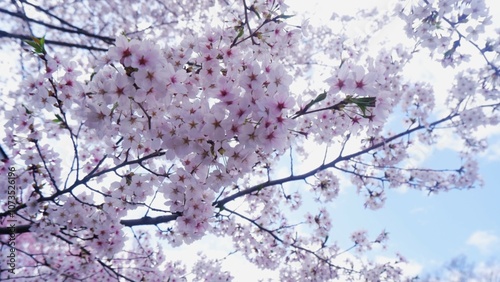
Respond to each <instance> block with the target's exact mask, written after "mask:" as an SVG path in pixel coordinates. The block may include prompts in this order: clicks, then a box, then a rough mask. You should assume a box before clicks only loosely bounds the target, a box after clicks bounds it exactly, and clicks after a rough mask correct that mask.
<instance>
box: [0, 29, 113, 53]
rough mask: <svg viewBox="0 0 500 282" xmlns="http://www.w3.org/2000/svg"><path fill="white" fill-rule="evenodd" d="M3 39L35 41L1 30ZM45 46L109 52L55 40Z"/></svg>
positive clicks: (48, 41) (47, 42)
mask: <svg viewBox="0 0 500 282" xmlns="http://www.w3.org/2000/svg"><path fill="white" fill-rule="evenodd" d="M3 37H5V38H15V39H21V40H32V39H33V38H31V36H27V35H22V34H16V33H10V32H7V31H4V30H0V38H3ZM45 44H49V45H50V44H52V45H57V46H64V47H73V48H79V49H85V50H89V51H102V52H106V51H108V49H104V48H99V47H94V46H88V45H83V44H78V43H69V42H62V41H55V40H45Z"/></svg>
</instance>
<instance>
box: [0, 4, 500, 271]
mask: <svg viewBox="0 0 500 282" xmlns="http://www.w3.org/2000/svg"><path fill="white" fill-rule="evenodd" d="M0 13H1V17H0V19H1V22H2V28H1V30H0V37H1V42H2V45H1V46H2V50H3V52H9V54H13V55H15V56H17V57H18V58H19V63H18V64H17V65H16V68H15V69H13V70H12V72H11V75H10V76H9V77H7V78H4V79H3V81H2V83H5V84H7V83H9V84H11V83H16V82H17V83H18V85H19V86H18V87H17V88H16V90H14V91H12V92H11V93H9V94H8V95H6V96H5V97H3V98H2V99H3V101H4V106H3V110H4V118H5V120H6V124H5V126H4V131H5V138H4V139H3V145H4V148H6V152H7V155H8V156H9V158H8V159H4V160H3V161H2V166H1V168H0V173H1V176H2V182H1V184H0V185H1V189H0V193H1V195H0V204H1V210H0V218H1V219H2V221H1V222H2V226H3V227H1V228H0V234H1V235H0V241H1V244H2V256H1V260H0V262H1V266H0V269H1V272H0V277H1V279H2V281H9V280H12V281H77V280H81V281H183V280H186V279H187V280H195V281H200V280H203V281H228V280H231V279H232V277H233V274H232V273H231V272H229V271H227V270H224V269H223V268H222V266H221V265H222V263H223V262H222V261H221V258H213V257H210V254H208V253H207V254H203V251H204V250H200V251H201V252H202V254H201V255H200V256H199V257H198V258H197V260H196V261H195V262H194V264H193V265H192V269H190V268H188V266H186V262H183V261H178V260H175V259H172V258H171V257H170V256H169V255H168V253H167V252H165V251H164V246H165V245H170V246H176V247H179V248H182V247H183V246H185V245H186V244H190V243H192V242H194V241H197V240H203V239H206V238H207V236H209V235H211V236H212V235H214V236H216V238H218V239H219V240H222V241H225V242H227V244H228V245H229V246H231V248H232V250H233V252H237V253H239V254H240V255H242V256H243V257H245V258H246V259H247V260H248V261H249V262H250V263H252V264H254V265H256V266H258V267H260V268H263V269H271V270H275V271H276V272H278V273H279V277H280V280H283V281H328V280H334V279H337V278H342V279H350V280H366V281H380V280H391V281H395V280H403V279H406V278H405V277H404V274H403V272H402V270H401V265H402V264H404V263H405V261H406V260H405V258H404V257H403V256H401V255H397V256H396V259H395V260H394V262H392V263H376V262H374V261H370V260H366V259H365V257H364V256H365V255H366V254H367V252H369V251H370V250H372V248H374V247H375V246H376V245H385V244H386V243H387V239H388V236H387V235H388V232H387V231H385V230H383V231H381V233H380V234H369V233H368V232H367V231H365V230H357V231H354V232H353V233H352V235H351V240H352V245H349V246H343V245H340V244H338V243H336V241H335V240H336V239H335V238H330V235H331V229H332V224H331V218H332V216H331V215H330V211H329V206H330V205H331V203H332V202H333V203H334V202H335V200H336V198H337V196H338V194H339V191H340V189H342V187H341V186H342V183H345V180H346V179H348V180H350V183H351V184H352V185H353V186H355V187H356V188H357V191H358V193H359V194H360V196H361V197H364V199H365V207H366V208H369V209H379V208H382V207H383V206H384V201H385V200H386V197H387V192H386V191H387V190H388V189H400V188H401V187H407V188H411V189H416V190H423V191H428V193H439V192H442V191H448V190H451V189H469V188H473V187H476V186H477V185H480V184H481V179H480V176H479V175H478V165H477V162H476V157H477V154H478V153H479V152H482V151H484V150H486V149H487V146H486V141H487V140H486V139H485V138H483V137H481V136H479V135H477V134H476V133H477V131H478V130H479V129H481V128H483V127H488V126H496V125H498V108H499V105H500V101H499V100H500V99H499V91H498V86H499V81H498V76H499V74H500V70H499V56H498V54H499V52H500V43H499V42H500V38H499V37H498V34H499V30H498V29H497V30H496V33H494V32H493V31H495V30H494V29H493V27H494V23H493V21H492V18H491V17H490V16H489V14H488V9H487V7H486V4H485V2H484V1H483V0H475V1H471V0H439V1H438V0H436V1H427V0H424V1H417V3H413V2H412V1H401V3H400V4H398V5H395V6H394V7H393V8H392V9H391V11H390V12H388V13H381V12H379V11H377V10H371V11H362V12H360V14H359V16H360V17H362V18H363V20H366V21H370V22H371V23H372V25H371V27H370V30H371V31H373V32H367V33H366V34H364V36H362V37H360V36H353V37H351V34H350V33H349V32H347V30H346V29H345V28H342V27H346V26H348V25H349V24H352V23H354V22H356V21H357V19H356V18H354V17H346V16H344V17H342V16H336V15H335V14H334V15H333V16H332V18H331V19H330V20H329V21H327V19H325V24H324V25H321V26H317V25H310V24H308V22H307V21H303V22H301V23H300V24H297V23H296V22H293V20H295V19H297V18H300V15H299V14H296V13H295V12H294V11H292V10H291V9H290V8H289V7H288V5H287V3H286V2H285V1H283V0H255V1H252V0H237V1H230V0H220V1H162V0H157V1H117V0H110V1H85V0H84V1H57V0H50V1H43V2H42V3H39V2H37V1H31V0H13V1H10V2H9V3H6V4H5V5H2V7H0ZM389 18H394V19H399V21H400V23H401V25H400V29H404V30H405V31H406V34H407V37H408V38H407V39H406V40H405V41H404V43H402V44H398V45H394V44H392V43H390V42H385V43H381V44H377V45H374V44H373V34H375V33H374V32H375V31H376V30H378V29H380V28H382V27H383V26H385V25H386V23H387V19H389ZM487 34H496V37H492V38H490V37H488V36H487ZM408 42H409V43H408ZM420 53H428V54H430V60H434V61H438V62H440V63H441V64H442V67H443V71H454V70H458V72H457V73H458V74H457V76H456V79H455V81H454V82H453V83H452V85H450V87H449V90H448V92H447V93H438V92H435V91H434V87H433V85H430V84H428V83H425V82H421V81H418V80H417V79H415V78H414V77H411V76H410V75H408V74H407V73H406V71H405V70H406V69H405V67H406V66H407V64H409V63H410V62H412V60H414V59H415V56H416V55H417V54H420ZM319 70H321V71H322V72H323V73H327V74H328V75H327V76H326V77H325V78H324V79H323V80H321V81H318V79H315V78H314V77H317V76H319V75H316V74H317V73H319ZM299 81H305V84H306V85H307V86H303V87H300V86H297V85H296V83H297V82H299ZM439 95H441V96H442V95H448V96H447V97H448V98H447V100H446V105H445V106H443V105H437V106H436V97H438V96H439ZM394 116H397V117H398V118H397V120H396V121H395V120H394V119H393V118H392V117H394ZM401 117H402V118H401ZM449 135H453V136H455V138H456V142H458V143H459V144H460V148H461V149H460V152H458V154H459V156H460V160H461V161H460V162H459V163H457V164H456V166H455V167H452V168H448V169H442V168H435V167H426V166H422V165H421V164H416V165H415V164H414V162H412V157H413V156H414V148H415V146H417V145H421V144H425V145H426V146H433V145H435V144H436V143H437V142H438V141H439V140H440V138H441V137H442V136H449ZM311 144H316V145H314V146H312V145H311ZM325 148H326V149H325ZM318 150H320V151H319V153H320V154H321V155H322V156H323V159H322V161H321V162H320V163H319V164H318V165H317V166H315V167H308V168H306V169H304V168H299V166H300V163H301V162H302V161H303V160H305V159H307V158H308V156H310V155H311V154H313V153H314V154H318ZM278 166H280V167H285V168H286V171H287V172H286V174H279V173H278V170H279V169H278ZM312 200H314V201H315V202H314V204H310V203H311V201H312ZM5 254H6V255H5ZM228 259H230V258H228ZM234 271H235V272H236V271H237V270H234Z"/></svg>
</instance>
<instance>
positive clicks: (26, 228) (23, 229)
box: [0, 214, 181, 235]
mask: <svg viewBox="0 0 500 282" xmlns="http://www.w3.org/2000/svg"><path fill="white" fill-rule="evenodd" d="M179 216H181V214H172V215H162V216H157V217H149V216H145V217H141V218H135V219H122V220H120V224H121V225H123V226H126V227H134V226H140V225H158V224H161V223H169V222H171V221H174V220H176V219H177V218H178V217H179ZM30 227H31V225H29V224H23V225H18V226H16V227H15V228H11V227H0V235H10V234H13V233H14V234H22V233H27V232H31V231H30Z"/></svg>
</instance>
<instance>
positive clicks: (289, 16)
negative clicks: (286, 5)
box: [278, 14, 295, 20]
mask: <svg viewBox="0 0 500 282" xmlns="http://www.w3.org/2000/svg"><path fill="white" fill-rule="evenodd" d="M292 17H295V15H285V14H283V15H279V16H278V18H280V19H285V20H286V19H289V18H292Z"/></svg>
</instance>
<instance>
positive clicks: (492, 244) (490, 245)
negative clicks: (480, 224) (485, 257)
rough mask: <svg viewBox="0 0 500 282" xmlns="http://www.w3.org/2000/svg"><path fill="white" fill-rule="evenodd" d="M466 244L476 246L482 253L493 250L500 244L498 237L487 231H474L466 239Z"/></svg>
mask: <svg viewBox="0 0 500 282" xmlns="http://www.w3.org/2000/svg"><path fill="white" fill-rule="evenodd" d="M467 244H468V245H472V246H474V247H476V248H478V249H479V250H480V251H481V252H483V253H489V252H493V251H494V250H495V249H498V248H499V246H500V238H499V237H498V236H496V235H495V234H493V233H491V232H488V231H481V230H480V231H476V232H474V233H472V235H471V236H470V237H469V239H467Z"/></svg>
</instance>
